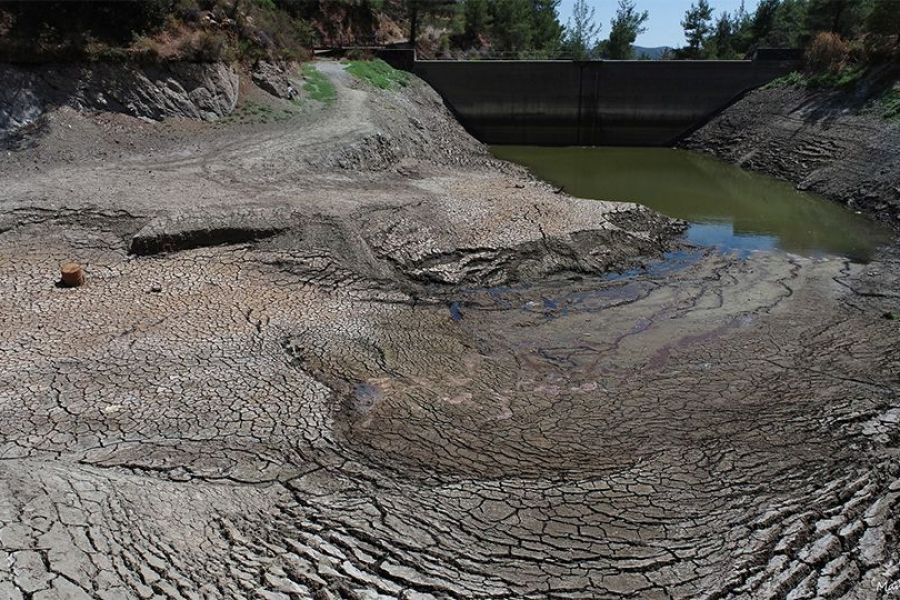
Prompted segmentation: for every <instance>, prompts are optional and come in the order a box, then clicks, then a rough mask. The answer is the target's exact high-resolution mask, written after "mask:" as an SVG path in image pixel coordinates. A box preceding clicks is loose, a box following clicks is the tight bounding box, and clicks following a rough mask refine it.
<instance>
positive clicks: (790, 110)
mask: <svg viewBox="0 0 900 600" xmlns="http://www.w3.org/2000/svg"><path fill="white" fill-rule="evenodd" d="M885 85H886V84H885V83H884V79H883V78H882V79H881V81H880V82H875V81H867V82H864V84H863V85H861V86H859V87H858V88H857V89H856V90H855V91H853V92H841V91H833V90H829V91H823V90H810V89H808V88H806V87H805V86H772V87H769V88H764V89H760V90H757V91H754V92H752V93H750V94H749V95H748V96H747V97H745V98H744V99H742V100H741V101H739V102H737V103H736V104H734V106H732V107H730V108H728V109H727V110H726V111H724V112H723V113H722V114H720V115H719V116H717V117H716V118H715V119H713V120H712V121H711V122H710V123H709V124H707V125H706V126H705V127H703V128H702V129H700V130H699V131H697V132H695V133H694V134H693V135H691V136H690V137H689V138H688V139H686V140H685V141H684V143H683V145H684V147H686V148H689V149H693V150H702V151H705V152H711V153H713V154H715V155H716V156H718V157H719V158H722V159H724V160H727V161H730V162H733V163H737V164H739V165H740V166H742V167H745V168H748V169H753V170H756V171H762V172H765V173H768V174H770V175H774V176H776V177H779V178H781V179H785V180H787V181H791V182H793V183H795V184H797V186H798V187H799V188H801V189H804V190H809V191H812V192H816V193H819V194H822V195H823V196H826V197H828V198H831V199H833V200H835V201H838V202H841V203H843V204H846V205H848V206H849V207H850V208H852V209H855V210H860V211H863V212H865V213H867V214H870V215H872V216H873V217H876V218H878V219H880V220H883V221H887V222H890V223H892V224H893V225H894V226H900V176H898V173H900V153H898V152H897V149H898V148H900V123H898V122H896V121H891V120H888V119H886V118H885V117H884V116H883V114H881V112H880V111H879V110H878V101H877V98H878V96H879V95H880V94H881V93H883V91H884V86H885Z"/></svg>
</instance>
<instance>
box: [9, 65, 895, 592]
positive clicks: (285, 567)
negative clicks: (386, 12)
mask: <svg viewBox="0 0 900 600" xmlns="http://www.w3.org/2000/svg"><path fill="white" fill-rule="evenodd" d="M322 68H323V69H325V70H326V71H327V72H328V74H329V76H330V77H332V78H333V79H334V80H335V82H336V83H337V84H338V86H339V94H340V98H341V100H340V101H339V103H338V104H337V106H335V107H333V108H331V109H327V110H325V109H323V111H321V114H319V113H316V116H315V118H314V119H308V118H306V117H298V119H297V120H296V122H295V121H291V122H290V123H289V124H287V125H280V126H279V127H273V128H271V129H267V128H265V127H259V128H244V129H242V128H239V127H236V128H233V129H213V130H211V131H208V130H206V129H203V130H202V131H200V132H199V133H196V132H195V133H192V134H191V137H190V138H189V139H190V140H192V141H193V140H199V141H197V142H196V147H195V148H193V149H192V151H191V152H190V153H185V152H182V151H181V150H180V148H181V147H182V144H183V142H182V141H181V140H183V139H185V138H181V137H179V136H180V135H181V134H180V133H179V132H178V131H177V127H176V126H175V125H171V127H172V129H166V127H170V125H159V126H157V127H156V128H152V131H151V134H152V135H160V136H161V137H160V138H152V139H150V141H145V142H143V143H145V144H148V145H149V144H153V145H154V147H155V149H154V150H152V151H150V150H147V151H146V153H145V154H143V155H140V154H138V153H134V152H133V151H129V152H124V151H123V152H122V153H121V154H118V155H115V156H113V157H111V158H109V159H108V160H107V161H105V162H103V163H100V162H97V161H93V160H92V159H91V158H90V157H88V156H86V155H84V154H82V155H79V154H78V149H77V147H75V146H72V152H74V153H75V155H73V156H67V157H62V158H61V157H59V156H56V155H53V153H54V152H59V150H58V149H59V148H65V144H64V142H65V135H66V131H69V129H68V126H67V125H71V126H72V127H73V128H75V129H78V128H83V129H85V130H86V131H88V132H95V129H96V128H99V127H101V125H102V123H101V125H97V122H98V121H96V120H91V119H90V118H85V117H80V116H77V115H74V114H72V113H70V112H66V111H63V112H61V113H59V114H57V115H56V116H55V117H54V118H56V119H58V122H57V123H58V124H57V127H59V128H60V131H56V130H54V129H53V127H51V128H50V130H49V132H48V133H47V134H46V135H47V138H46V140H45V141H41V142H39V143H37V145H36V146H35V147H32V148H30V149H28V150H23V151H20V152H18V153H15V154H13V155H12V156H11V157H8V158H7V161H6V164H5V166H4V167H2V168H0V179H2V182H0V184H2V185H3V187H4V189H7V190H11V191H10V192H8V193H7V195H5V196H4V197H3V199H2V200H0V202H2V204H3V213H2V214H3V217H2V218H3V219H4V220H3V221H0V231H3V233H2V234H0V321H2V327H0V411H2V413H0V414H2V419H0V458H2V460H0V565H2V566H0V597H3V598H6V597H9V598H33V599H35V600H38V599H46V598H266V599H282V598H380V597H385V598H390V597H396V598H429V597H438V598H446V597H461V598H462V597H484V598H529V597H530V598H538V597H560V598H602V597H635V598H697V597H707V598H730V597H753V598H784V597H790V598H813V597H826V598H830V597H833V598H838V597H858V598H877V597H889V596H890V594H891V589H892V588H891V586H892V585H895V584H896V582H898V581H900V563H898V562H897V561H898V559H900V552H898V544H897V534H898V532H897V519H898V499H900V477H898V476H900V469H898V467H900V459H898V456H897V447H898V442H900V430H898V423H900V403H898V398H897V388H898V380H897V374H898V370H900V364H898V363H900V352H898V349H900V348H898V346H900V342H898V333H900V331H898V325H897V323H896V322H894V321H889V320H887V319H883V318H881V315H882V313H883V312H884V310H885V307H886V306H887V307H890V306H896V304H897V302H900V261H898V260H897V259H896V258H892V254H891V253H890V252H886V253H885V255H884V256H883V257H882V258H881V259H880V260H879V261H876V262H874V263H871V264H870V265H866V266H859V265H851V264H847V263H845V262H843V261H841V260H836V259H831V260H810V259H802V258H797V257H790V256H786V255H783V254H767V253H761V254H757V255H754V256H752V257H751V258H749V259H747V260H737V259H736V258H734V257H730V256H724V255H721V254H718V253H714V252H707V251H703V250H682V251H678V252H676V253H675V254H673V255H670V256H669V258H668V259H667V260H664V261H655V262H654V261H652V260H651V261H650V262H649V263H647V268H642V269H637V270H635V271H633V272H629V273H627V274H626V275H623V276H604V275H603V273H604V272H607V271H615V270H621V269H624V268H626V267H628V266H634V265H637V264H640V263H641V261H642V260H644V259H647V258H648V257H657V258H658V257H659V254H660V252H662V251H664V250H666V249H668V248H672V247H674V245H675V244H677V240H674V239H673V235H674V233H675V231H676V229H677V228H675V227H673V225H672V224H671V223H669V222H667V221H666V220H665V219H663V218H661V217H658V216H655V215H653V214H651V213H649V212H647V211H644V210H642V209H639V208H637V207H634V206H632V205H617V204H607V203H595V202H585V201H578V200H575V199H570V198H566V197H564V196H558V195H555V194H553V193H552V192H550V191H549V189H548V188H547V187H545V186H544V185H543V184H540V183H538V182H534V181H531V180H529V179H527V178H526V177H525V176H524V175H523V174H522V173H521V172H520V171H519V170H517V169H514V168H511V167H509V166H504V165H502V164H500V163H496V162H494V161H491V160H490V159H489V158H488V157H486V156H485V155H484V154H483V151H482V150H481V149H480V148H479V147H478V146H477V144H475V143H474V142H472V141H470V140H469V139H468V138H466V137H465V135H464V134H463V133H462V132H460V131H459V130H458V129H457V128H456V126H455V125H453V124H452V123H450V121H449V120H448V119H447V117H446V115H445V114H444V113H442V112H441V110H442V109H440V107H439V105H437V104H436V103H435V99H434V97H433V96H432V95H431V93H430V92H429V91H428V90H426V89H424V88H423V86H421V84H415V85H414V86H413V87H412V89H410V90H407V91H405V92H402V93H383V92H379V91H374V90H369V89H367V88H366V87H365V86H364V85H362V84H357V83H354V82H352V81H350V80H348V79H347V78H346V77H345V76H344V75H343V74H342V73H341V72H340V71H339V70H338V69H337V68H336V67H335V66H333V65H324V66H322ZM388 106H394V107H395V108H394V109H388V108H387V107H388ZM348 107H352V108H353V109H354V110H353V111H352V113H350V112H347V109H348ZM348 114H352V115H353V116H352V117H348V116H347V115H348ZM429 116H430V118H431V120H430V121H429V120H428V119H429ZM413 119H414V120H415V122H414V121H413ZM339 120H340V121H342V122H341V124H340V126H335V122H336V121H339ZM67 121H68V122H67ZM416 122H417V123H418V124H416ZM60 124H61V125H60ZM107 126H109V124H108V123H107ZM333 126H334V127H335V131H336V132H335V133H334V135H333V136H331V139H329V137H328V136H327V135H326V131H327V130H328V129H329V128H330V127H333ZM142 127H143V126H142ZM99 131H100V133H103V135H102V136H100V137H98V142H97V144H102V139H107V138H108V137H109V136H110V135H118V133H116V132H113V133H110V131H109V130H102V129H100V130H99ZM159 132H171V133H170V134H166V135H171V137H169V138H166V137H165V136H164V135H162V134H161V133H159ZM95 133H96V132H95ZM121 133H122V135H126V134H127V132H124V131H123V132H121ZM96 134H97V135H98V136H99V135H100V134H99V133H96ZM104 136H105V137H104ZM60 137H62V138H63V143H58V144H56V147H55V148H49V145H50V144H54V143H56V140H58V139H59V138H60ZM404 148H414V149H415V152H414V153H408V154H406V155H404V154H403V153H404ZM84 152H85V154H86V153H87V152H89V151H88V150H85V151H84ZM414 154H415V155H414ZM32 160H34V161H35V162H32ZM70 161H71V162H70ZM213 244H214V245H213ZM165 250H168V252H162V251H165ZM641 257H644V259H642V258H641ZM65 258H77V259H78V260H79V261H81V262H82V263H83V264H84V265H85V267H86V271H87V276H88V283H87V285H86V286H85V287H83V288H78V289H62V288H57V287H55V286H54V285H53V284H54V278H55V275H56V270H57V268H58V263H59V262H60V261H61V260H63V259H65Z"/></svg>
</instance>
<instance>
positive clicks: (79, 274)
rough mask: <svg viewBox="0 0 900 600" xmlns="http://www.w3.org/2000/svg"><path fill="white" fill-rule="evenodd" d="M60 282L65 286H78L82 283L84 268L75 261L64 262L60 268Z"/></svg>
mask: <svg viewBox="0 0 900 600" xmlns="http://www.w3.org/2000/svg"><path fill="white" fill-rule="evenodd" d="M59 270H60V274H61V275H62V283H63V285H64V286H66V287H78V286H81V285H84V270H83V269H82V268H81V265H79V264H78V263H76V262H65V263H63V264H62V265H61V266H60V268H59Z"/></svg>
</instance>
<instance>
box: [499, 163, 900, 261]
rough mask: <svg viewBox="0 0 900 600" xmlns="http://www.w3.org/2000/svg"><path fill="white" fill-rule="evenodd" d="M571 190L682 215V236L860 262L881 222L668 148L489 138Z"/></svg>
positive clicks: (877, 240)
mask: <svg viewBox="0 0 900 600" xmlns="http://www.w3.org/2000/svg"><path fill="white" fill-rule="evenodd" d="M492 152H493V153H494V155H495V156H497V157H498V158H502V159H504V160H509V161H512V162H516V163H519V164H522V165H524V166H526V167H528V168H529V169H530V170H531V171H532V172H533V173H534V174H535V175H536V176H538V177H540V178H541V179H544V180H546V181H549V182H552V183H555V184H556V185H559V186H561V187H562V188H564V189H565V191H566V192H568V193H570V194H572V195H573V196H578V197H581V198H594V199H597V200H619V201H630V202H637V203H640V204H643V205H645V206H648V207H650V208H652V209H654V210H657V211H659V212H661V213H663V214H666V215H669V216H671V217H676V218H679V219H684V220H685V221H687V222H688V223H690V228H689V229H688V233H687V237H688V239H689V240H690V241H692V242H694V243H697V244H701V245H705V246H716V247H719V248H721V249H723V250H725V251H736V252H739V253H748V252H752V251H758V250H772V249H782V250H785V251H788V252H793V253H796V254H800V255H803V256H826V255H834V256H841V257H846V258H849V259H852V260H854V261H859V262H865V261H867V260H869V259H870V258H871V256H872V254H873V252H874V251H875V249H876V248H877V247H878V246H880V245H882V244H884V243H886V242H888V241H889V240H890V238H891V232H890V231H889V230H888V229H887V228H886V227H884V226H882V225H880V224H878V223H875V222H874V221H871V220H870V219H867V218H866V217H863V216H861V215H858V214H856V213H853V212H851V211H849V210H847V209H846V208H844V207H842V206H840V205H838V204H837V203H835V202H832V201H829V200H826V199H824V198H821V197H819V196H816V195H813V194H809V193H804V192H799V191H797V190H796V189H794V187H793V186H792V185H791V184H789V183H786V182H783V181H778V180H776V179H773V178H771V177H767V176H765V175H760V174H757V173H751V172H749V171H745V170H743V169H741V168H739V167H736V166H734V165H731V164H728V163H724V162H722V161H719V160H716V159H714V158H711V157H709V156H705V155H702V154H698V153H694V152H688V151H684V150H673V149H668V148H548V147H537V146H495V147H493V148H492Z"/></svg>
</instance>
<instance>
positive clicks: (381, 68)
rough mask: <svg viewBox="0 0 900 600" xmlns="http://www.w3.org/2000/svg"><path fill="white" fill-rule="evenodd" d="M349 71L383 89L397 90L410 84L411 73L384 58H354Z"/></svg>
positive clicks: (348, 67) (348, 66) (347, 68)
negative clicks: (393, 65)
mask: <svg viewBox="0 0 900 600" xmlns="http://www.w3.org/2000/svg"><path fill="white" fill-rule="evenodd" d="M346 70H347V72H348V73H350V74H351V75H353V76H354V77H356V78H357V79H362V80H364V81H368V82H369V83H371V84H372V85H374V86H375V87H378V88H381V89H383V90H395V89H398V88H401V87H406V86H407V85H409V74H408V73H406V72H405V71H399V70H397V69H395V68H394V67H392V66H391V65H389V64H387V63H386V62H384V61H383V60H380V59H375V60H353V61H350V64H349V65H347V67H346Z"/></svg>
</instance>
